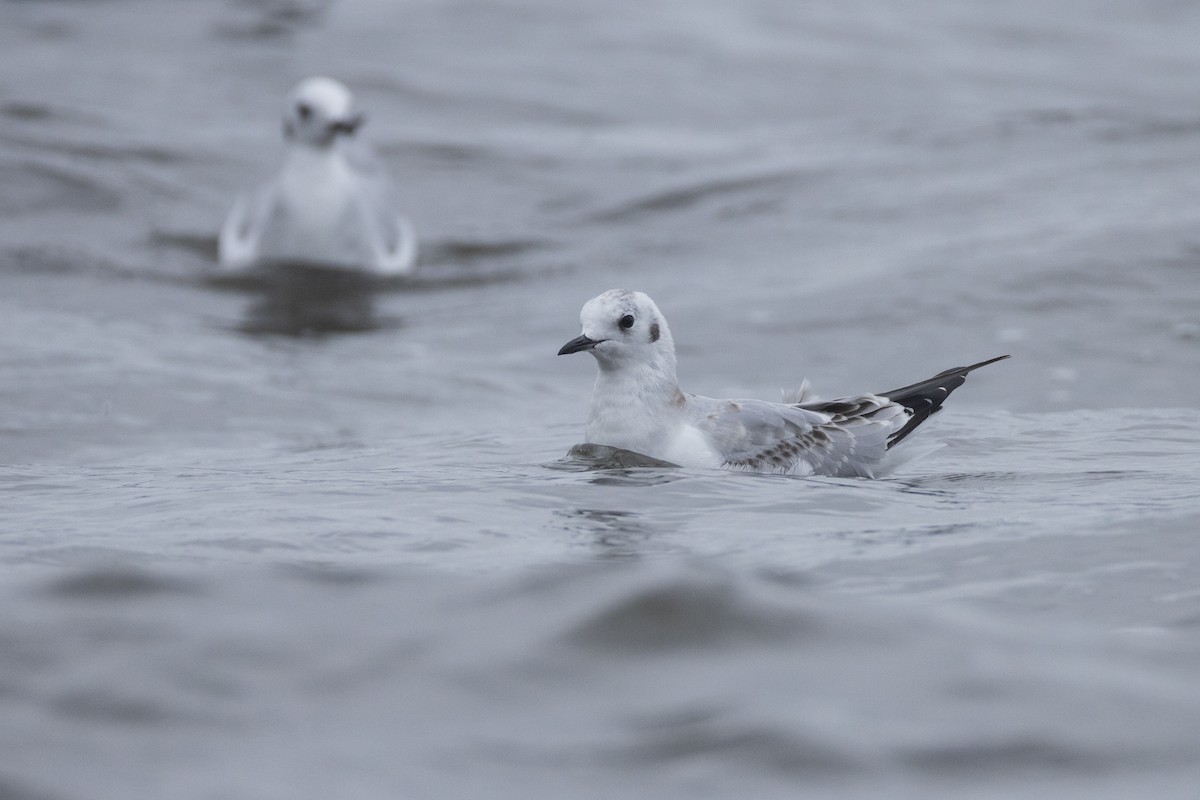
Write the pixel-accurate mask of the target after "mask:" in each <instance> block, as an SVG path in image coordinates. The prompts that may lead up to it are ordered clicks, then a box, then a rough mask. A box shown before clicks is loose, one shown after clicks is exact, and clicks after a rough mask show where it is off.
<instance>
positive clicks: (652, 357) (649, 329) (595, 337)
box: [558, 289, 675, 369]
mask: <svg viewBox="0 0 1200 800" xmlns="http://www.w3.org/2000/svg"><path fill="white" fill-rule="evenodd" d="M579 322H580V323H581V324H582V325H583V333H582V334H581V335H579V336H578V337H576V338H574V339H572V340H571V341H569V342H567V343H566V344H565V345H563V346H562V349H561V350H559V351H558V354H559V355H560V356H562V355H566V354H568V353H579V352H583V351H585V350H586V351H588V352H590V353H591V354H592V355H594V356H595V357H596V360H597V361H598V362H600V368H601V369H617V368H620V367H622V366H633V365H643V364H652V363H663V362H665V363H670V364H672V365H673V364H674V361H675V343H674V342H673V341H672V339H671V330H670V328H668V327H667V321H666V319H664V318H663V315H662V312H661V311H659V310H658V306H656V305H654V301H653V300H651V299H650V298H649V297H648V296H647V295H645V294H643V293H641V292H633V291H630V290H628V289H610V290H608V291H607V292H605V293H604V294H602V295H598V296H597V297H593V298H592V299H591V300H589V301H587V303H586V304H584V306H583V310H582V311H580V312H579Z"/></svg>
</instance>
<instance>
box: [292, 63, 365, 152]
mask: <svg viewBox="0 0 1200 800" xmlns="http://www.w3.org/2000/svg"><path fill="white" fill-rule="evenodd" d="M362 123H363V115H362V113H360V112H357V111H355V110H354V97H353V95H351V94H350V90H349V89H347V88H346V87H345V85H344V84H342V83H341V82H340V81H335V80H334V79H333V78H306V79H304V80H302V81H300V83H298V84H296V88H294V89H292V91H291V94H289V95H288V99H287V108H286V109H285V110H284V113H283V136H284V138H285V139H287V140H288V141H289V142H293V143H296V144H304V145H308V146H310V147H328V146H330V145H331V144H333V143H334V142H335V141H337V139H338V137H339V136H349V135H351V134H353V133H354V132H355V131H356V130H358V127H359V126H360V125H362Z"/></svg>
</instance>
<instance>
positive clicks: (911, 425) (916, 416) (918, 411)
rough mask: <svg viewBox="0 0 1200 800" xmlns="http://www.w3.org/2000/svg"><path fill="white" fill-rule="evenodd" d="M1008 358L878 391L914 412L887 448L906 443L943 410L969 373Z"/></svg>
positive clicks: (991, 360)
mask: <svg viewBox="0 0 1200 800" xmlns="http://www.w3.org/2000/svg"><path fill="white" fill-rule="evenodd" d="M1008 357H1009V356H1006V355H1005V356H996V357H995V358H989V359H988V360H987V361H980V362H979V363H978V364H972V365H971V366H969V367H955V368H954V369H948V370H946V371H945V372H939V373H938V374H937V375H934V376H933V377H932V378H929V379H928V380H923V381H921V382H919V383H914V384H911V385H910V386H903V387H901V388H899V389H893V390H892V391H890V392H878V393H877V394H879V395H880V396H882V397H886V398H887V399H889V400H891V401H892V402H895V403H899V404H900V405H902V406H904V407H905V408H907V409H908V410H909V411H910V412H912V416H911V417H910V418H909V420H908V422H906V423H905V424H904V427H902V428H901V429H900V430H898V431H896V432H895V433H893V434H892V435H891V436H889V437H888V444H887V446H888V448H889V449H890V448H891V447H892V446H893V445H895V444H898V443H900V442H901V441H903V440H904V438H905V437H906V436H908V435H909V434H910V433H912V432H913V431H914V430H916V429H917V427H918V426H920V425H921V423H923V422H924V421H925V420H927V419H929V418H930V417H931V416H933V415H934V414H936V413H937V412H938V411H941V409H942V403H944V402H945V401H946V398H947V397H949V396H950V393H951V392H953V391H954V390H955V389H957V388H958V387H960V386H962V385H963V383H965V382H966V380H967V374H968V373H970V372H971V371H972V370H976V369H979V368H980V367H986V366H987V365H988V364H994V363H996V362H997V361H1003V360H1004V359H1006V358H1008Z"/></svg>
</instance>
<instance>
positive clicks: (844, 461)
mask: <svg viewBox="0 0 1200 800" xmlns="http://www.w3.org/2000/svg"><path fill="white" fill-rule="evenodd" d="M579 319H580V322H581V323H582V325H583V333H582V334H581V335H580V336H578V337H576V338H575V339H572V340H571V341H569V342H567V343H566V344H565V345H563V347H562V349H561V350H559V351H558V354H559V355H566V354H568V353H579V352H584V351H587V352H590V353H591V354H592V355H593V356H595V357H596V361H597V363H598V364H599V367H600V369H599V375H598V376H597V378H596V386H595V389H594V390H593V392H592V405H591V410H590V412H589V414H588V421H587V430H586V438H587V441H588V442H591V443H594V444H601V445H608V446H611V447H619V448H622V449H625V450H633V451H635V452H637V453H642V454H644V455H647V456H650V457H652V458H656V459H661V460H664V461H669V462H671V463H674V464H678V465H680V466H685V467H725V468H733V469H744V470H749V471H753V472H777V473H788V474H798V475H830V476H838V477H867V478H870V477H878V476H880V475H882V474H885V473H886V472H888V471H889V470H891V469H893V468H894V467H895V466H897V465H898V464H899V463H900V460H898V459H896V458H895V457H894V456H893V455H892V453H891V452H890V451H891V448H892V447H893V446H894V445H896V444H899V443H900V442H901V441H903V440H904V439H905V438H907V437H908V435H909V434H910V433H912V432H913V431H914V430H915V429H916V428H917V427H918V426H919V425H920V424H921V423H923V422H924V421H925V420H927V419H928V418H929V417H930V416H931V415H932V414H935V413H937V412H938V411H939V410H940V409H941V407H942V402H943V401H944V400H945V399H946V398H947V397H948V396H949V395H950V393H951V392H952V391H954V390H955V389H957V388H958V387H959V386H961V385H962V384H963V382H964V381H965V380H966V376H967V373H969V372H971V371H972V370H975V369H978V368H979V367H982V366H985V365H987V364H991V363H993V362H996V361H1000V360H1002V359H1005V358H1008V356H998V357H996V358H991V359H988V360H987V361H981V362H979V363H978V364H972V365H971V366H969V367H955V368H954V369H949V370H946V371H945V372H941V373H939V374H937V375H935V376H934V377H932V378H930V379H928V380H924V381H920V382H919V383H914V384H912V385H911V386H904V387H902V388H900V389H895V390H893V391H890V392H880V393H878V394H862V395H856V396H853V397H843V398H840V399H837V400H829V401H821V400H808V401H805V402H799V403H771V402H767V401H764V400H714V399H712V398H709V397H700V396H698V395H694V394H684V393H683V392H682V391H681V390H680V388H679V384H678V382H677V380H676V378H675V343H674V340H673V339H672V338H671V330H670V328H668V327H667V321H666V319H665V318H664V317H663V315H662V312H660V311H659V310H658V306H656V305H655V304H654V301H653V300H651V299H650V298H649V297H648V296H646V295H645V294H643V293H641V292H633V291H629V290H626V289H613V290H610V291H607V292H605V293H604V294H601V295H599V296H598V297H594V298H592V299H591V300H589V301H588V302H587V304H585V305H584V307H583V310H582V311H581V312H580V314H579Z"/></svg>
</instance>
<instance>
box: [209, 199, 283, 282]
mask: <svg viewBox="0 0 1200 800" xmlns="http://www.w3.org/2000/svg"><path fill="white" fill-rule="evenodd" d="M277 201H278V191H277V189H276V187H275V185H274V184H267V185H266V186H263V187H260V188H259V189H256V190H255V191H253V192H249V193H244V194H240V195H238V197H237V200H235V201H234V203H233V208H232V209H230V211H229V215H228V216H227V217H226V218H225V224H224V225H222V226H221V234H220V236H219V237H218V238H217V261H218V263H219V264H220V265H221V268H222V269H224V270H228V271H231V272H234V271H240V270H247V269H251V268H253V267H254V266H256V265H257V264H258V260H259V258H260V256H261V250H260V246H261V244H262V239H263V233H264V231H265V230H266V228H267V223H268V222H269V220H270V218H271V215H272V213H273V212H274V209H275V207H276V203H277Z"/></svg>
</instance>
